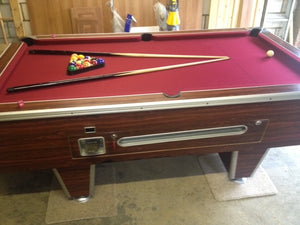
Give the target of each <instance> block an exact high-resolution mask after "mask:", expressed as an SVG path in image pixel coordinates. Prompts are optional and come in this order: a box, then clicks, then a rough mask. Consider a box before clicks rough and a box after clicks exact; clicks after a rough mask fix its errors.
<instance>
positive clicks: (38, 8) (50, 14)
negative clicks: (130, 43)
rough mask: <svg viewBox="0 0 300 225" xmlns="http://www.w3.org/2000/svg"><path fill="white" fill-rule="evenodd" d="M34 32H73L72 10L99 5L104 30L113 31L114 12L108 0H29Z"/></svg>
mask: <svg viewBox="0 0 300 225" xmlns="http://www.w3.org/2000/svg"><path fill="white" fill-rule="evenodd" d="M27 4H28V11H29V14H30V20H31V29H32V33H33V34H35V35H40V34H71V33H73V29H72V21H71V15H70V11H71V8H76V7H78V8H79V7H99V9H100V12H101V15H102V18H103V19H102V21H99V22H101V23H102V24H103V30H104V32H111V31H112V26H111V24H112V22H111V21H112V13H111V10H110V5H109V4H108V1H107V0H27Z"/></svg>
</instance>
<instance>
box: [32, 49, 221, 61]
mask: <svg viewBox="0 0 300 225" xmlns="http://www.w3.org/2000/svg"><path fill="white" fill-rule="evenodd" d="M29 53H30V54H39V55H72V54H74V53H76V54H82V55H90V56H122V57H141V58H142V57H145V58H188V59H203V58H205V59H221V58H226V57H227V56H212V55H173V54H148V53H114V52H82V51H67V50H66V51H65V50H42V49H32V50H29Z"/></svg>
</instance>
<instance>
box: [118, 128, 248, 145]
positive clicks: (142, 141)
mask: <svg viewBox="0 0 300 225" xmlns="http://www.w3.org/2000/svg"><path fill="white" fill-rule="evenodd" d="M247 130H248V127H247V126H245V125H238V126H227V127H214V128H208V129H197V130H186V131H176V132H167V133H155V134H146V135H138V136H128V137H122V138H120V139H119V140H118V142H117V143H118V145H119V146H121V147H132V146H140V145H149V144H159V143H167V142H174V141H189V140H199V139H205V138H215V137H226V136H236V135H242V134H244V133H246V132H247Z"/></svg>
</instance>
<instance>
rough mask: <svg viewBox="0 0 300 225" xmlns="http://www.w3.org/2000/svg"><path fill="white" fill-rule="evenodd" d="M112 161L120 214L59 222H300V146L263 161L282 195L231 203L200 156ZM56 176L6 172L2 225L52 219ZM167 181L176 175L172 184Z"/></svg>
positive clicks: (39, 224) (0, 198)
mask: <svg viewBox="0 0 300 225" xmlns="http://www.w3.org/2000/svg"><path fill="white" fill-rule="evenodd" d="M106 166H111V167H114V168H116V171H117V173H116V182H117V185H118V189H119V190H120V191H119V192H118V193H116V197H117V198H118V199H119V201H118V206H117V215H116V216H113V217H106V218H95V219H86V220H80V221H72V222H63V223H57V225H95V224H97V225H152V224H153V225H154V224H155V225H158V224H159V225H225V224H226V225H228V224H230V225H241V224H242V225H248V224H249V225H250V224H251V225H256V224H259V225H260V224H263V225H296V224H299V221H300V213H299V212H300V147H291V148H278V149H271V150H270V152H269V153H268V155H267V157H266V158H265V160H264V161H263V163H262V166H263V168H264V169H265V171H266V172H267V173H268V174H269V176H270V178H271V180H272V181H273V183H274V185H275V186H276V187H277V189H278V194H277V195H274V196H267V197H260V198H250V199H243V200H234V201H225V202H218V201H216V200H215V199H214V197H213V195H212V193H211V191H210V189H209V186H208V185H207V182H206V180H205V178H204V176H203V175H202V171H201V168H200V167H199V164H198V158H197V156H184V157H176V158H163V159H150V160H139V161H134V162H122V163H110V164H107V165H106ZM52 178H53V174H52V172H51V171H46V172H45V171H44V172H31V173H17V174H0V225H15V224H16V225H43V224H46V223H45V214H46V210H47V203H48V197H49V190H50V186H51V181H52ZM167 180H172V183H173V186H172V187H171V186H168V185H169V183H168V182H166V181H167ZM157 181H159V182H158V184H157V185H156V186H155V187H156V188H153V186H152V188H151V189H147V184H149V182H157ZM125 184H126V185H125ZM122 188H123V189H122Z"/></svg>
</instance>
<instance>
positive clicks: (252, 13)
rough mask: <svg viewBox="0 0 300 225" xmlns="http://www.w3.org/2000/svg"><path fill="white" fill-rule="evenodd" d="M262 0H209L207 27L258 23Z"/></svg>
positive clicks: (231, 26) (250, 25)
mask: <svg viewBox="0 0 300 225" xmlns="http://www.w3.org/2000/svg"><path fill="white" fill-rule="evenodd" d="M264 2H265V1H264V0H253V1H252V0H251V1H250V0H235V1H232V0H211V4H210V13H209V25H208V28H209V29H217V28H236V27H255V26H259V25H260V21H261V16H262V11H263V7H264Z"/></svg>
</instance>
